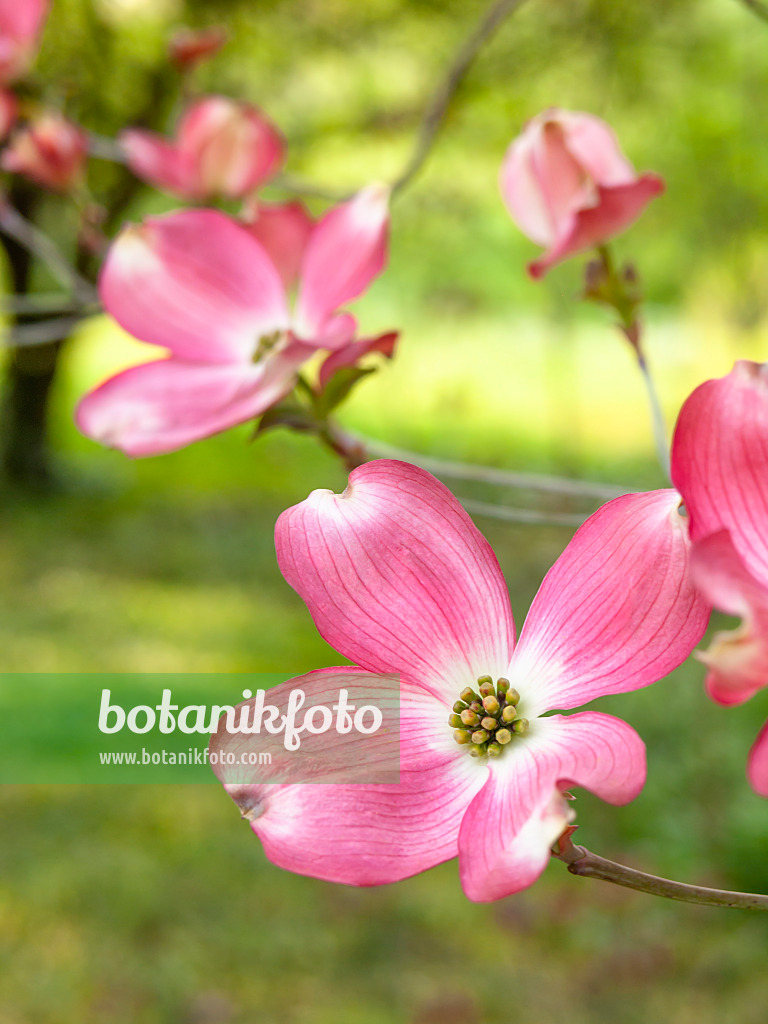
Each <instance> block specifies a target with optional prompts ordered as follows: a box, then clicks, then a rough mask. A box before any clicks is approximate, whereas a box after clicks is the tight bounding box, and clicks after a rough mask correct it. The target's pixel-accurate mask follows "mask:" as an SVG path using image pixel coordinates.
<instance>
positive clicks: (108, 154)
mask: <svg viewBox="0 0 768 1024" xmlns="http://www.w3.org/2000/svg"><path fill="white" fill-rule="evenodd" d="M88 152H89V153H90V154H91V156H95V157H96V158H97V159H98V160H109V161H110V162H111V163H113V164H125V163H126V159H125V151H124V150H123V147H122V146H121V145H120V143H119V142H118V141H117V139H111V138H109V136H108V135H99V134H98V132H88Z"/></svg>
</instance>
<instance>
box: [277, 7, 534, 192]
mask: <svg viewBox="0 0 768 1024" xmlns="http://www.w3.org/2000/svg"><path fill="white" fill-rule="evenodd" d="M524 2H525V0H495V2H494V3H492V4H491V6H490V7H489V8H488V9H487V10H486V12H485V14H484V15H483V17H482V18H481V19H480V22H479V23H478V25H477V27H476V28H475V30H474V32H472V34H471V35H470V36H468V37H467V38H466V39H465V40H464V42H463V43H462V44H461V46H460V47H459V49H458V51H457V52H456V54H455V56H454V58H453V60H452V61H451V63H450V64H449V66H448V69H447V71H446V72H445V74H444V75H443V77H442V79H441V80H440V82H439V83H438V85H437V88H436V89H435V91H434V92H433V93H432V96H431V97H430V100H429V103H428V104H427V106H426V109H425V110H424V113H423V114H422V117H421V123H420V125H419V129H418V132H417V133H416V141H415V142H414V145H413V150H412V152H411V155H410V156H409V158H408V162H407V163H406V165H405V167H404V168H403V170H402V171H401V172H400V174H398V176H397V177H396V178H395V180H394V181H393V182H392V185H391V188H392V194H393V195H394V194H395V193H397V192H401V191H402V190H403V189H404V188H405V187H406V185H409V184H410V183H411V181H413V179H414V178H415V177H416V175H417V174H418V173H419V171H420V170H421V168H422V167H423V166H424V164H425V162H426V160H427V157H428V156H429V153H430V151H431V149H432V146H433V145H434V143H435V139H436V138H437V136H438V133H439V131H440V127H441V125H442V123H443V120H444V118H445V115H446V113H447V112H448V108H449V107H450V105H451V102H452V100H453V98H454V96H455V95H456V91H457V89H458V88H459V86H460V85H461V83H462V81H463V80H464V78H465V77H466V74H467V72H468V71H469V69H470V67H471V66H472V63H473V61H474V60H475V57H477V55H478V53H479V52H480V50H481V49H482V48H483V46H484V45H485V44H486V43H487V42H489V41H490V40H491V38H492V37H493V36H494V35H495V34H496V32H497V31H498V29H499V28H501V25H502V24H503V22H504V21H505V20H506V19H507V18H508V17H509V16H510V15H512V14H514V13H515V11H516V10H517V9H518V7H521V6H522V5H523V3H524ZM272 184H273V185H275V186H277V187H278V188H283V189H285V190H286V191H287V192H291V193H292V194H293V195H300V196H306V197H307V198H309V199H326V200H328V201H329V202H334V203H336V202H343V201H345V200H347V199H349V198H350V194H349V193H348V192H340V191H338V190H336V189H331V188H324V187H322V186H317V185H312V184H310V183H307V182H302V181H299V180H297V179H295V178H290V177H286V176H284V175H280V176H279V177H277V178H274V179H273V181H272Z"/></svg>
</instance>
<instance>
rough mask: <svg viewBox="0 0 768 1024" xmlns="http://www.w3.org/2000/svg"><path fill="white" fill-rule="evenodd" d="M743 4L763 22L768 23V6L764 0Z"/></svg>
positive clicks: (742, 1)
mask: <svg viewBox="0 0 768 1024" xmlns="http://www.w3.org/2000/svg"><path fill="white" fill-rule="evenodd" d="M741 3H742V4H743V5H744V6H745V7H746V8H748V9H749V10H750V11H752V13H753V14H756V15H757V17H758V18H760V19H761V20H762V21H768V4H765V3H763V0H741Z"/></svg>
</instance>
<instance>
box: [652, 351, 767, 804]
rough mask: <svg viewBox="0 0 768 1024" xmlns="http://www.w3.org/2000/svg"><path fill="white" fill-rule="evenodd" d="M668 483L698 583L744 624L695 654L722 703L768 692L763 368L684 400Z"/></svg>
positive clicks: (755, 770) (747, 366)
mask: <svg viewBox="0 0 768 1024" xmlns="http://www.w3.org/2000/svg"><path fill="white" fill-rule="evenodd" d="M672 478H673V480H674V483H675V485H676V487H677V488H678V490H679V491H680V493H681V495H682V496H683V500H684V501H685V506H686V508H687V510H688V515H689V516H690V524H691V525H690V531H691V540H692V541H693V544H694V548H693V557H692V568H693V574H694V581H695V582H696V583H697V585H698V586H699V587H700V589H701V591H702V592H703V593H704V594H705V595H706V597H707V598H708V599H709V600H710V601H711V602H712V604H714V606H715V607H716V608H719V609H720V610H721V611H723V612H725V613H727V614H728V615H737V616H739V617H740V618H741V619H742V624H741V626H740V627H739V628H738V629H736V630H733V631H729V632H720V633H718V634H716V636H715V638H714V640H713V642H712V644H711V646H710V647H709V650H708V651H707V652H706V653H704V654H701V655H699V656H700V658H701V660H702V661H703V662H704V663H705V664H706V666H707V668H708V670H709V671H708V674H707V679H706V687H707V691H708V693H709V695H710V696H711V697H712V698H713V700H716V701H717V702H718V703H720V704H726V705H728V704H741V703H742V702H743V701H746V700H749V699H750V697H752V696H753V695H754V694H755V693H756V692H757V691H758V690H760V689H762V688H763V687H765V686H768V364H765V363H764V364H762V365H759V364H758V363H751V362H746V361H741V362H737V363H736V365H735V366H734V368H733V370H732V371H731V372H730V373H729V374H728V376H727V377H722V378H720V379H719V380H709V381H707V382H706V383H704V384H702V385H701V386H700V387H698V388H697V389H696V390H695V391H694V392H693V394H692V395H690V397H689V398H688V399H687V400H686V402H685V404H684V405H683V408H682V410H681V412H680V416H679V418H678V421H677V427H676V428H675V436H674V440H673V444H672ZM747 775H748V778H749V781H750V783H751V785H752V788H753V789H754V790H755V791H756V792H757V793H759V794H760V795H761V796H765V797H768V723H766V725H765V727H764V728H763V729H762V731H761V733H760V735H759V736H758V738H757V741H756V742H755V744H754V746H753V747H752V750H751V752H750V755H749V759H748V762H747Z"/></svg>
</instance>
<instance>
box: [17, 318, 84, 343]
mask: <svg viewBox="0 0 768 1024" xmlns="http://www.w3.org/2000/svg"><path fill="white" fill-rule="evenodd" d="M82 322H83V316H82V315H81V314H76V315H73V316H59V317H53V318H51V319H50V320H40V321H38V322H37V323H32V324H20V325H19V326H18V327H13V328H11V329H10V330H9V331H8V333H7V335H6V337H5V339H4V342H5V345H6V346H7V347H8V348H28V347H29V346H30V345H45V344H47V343H48V342H51V341H62V340H63V339H64V338H68V337H69V336H70V334H72V332H73V331H74V329H75V328H76V327H77V326H78V325H79V324H81V323H82Z"/></svg>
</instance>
